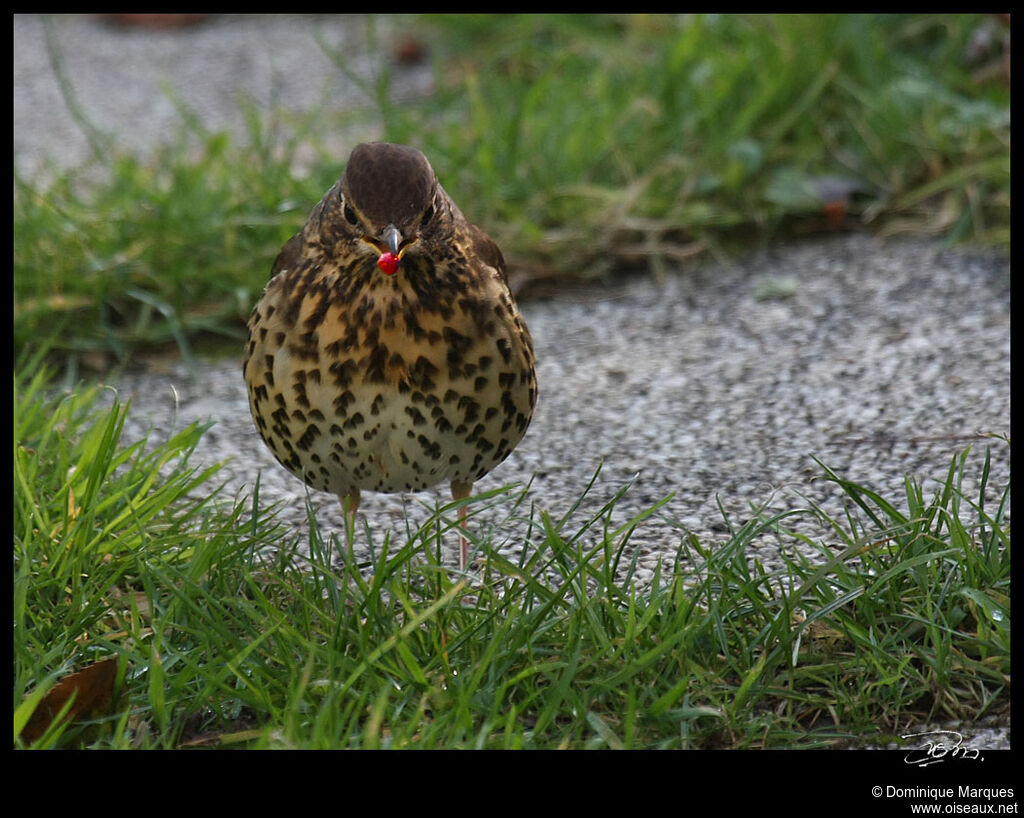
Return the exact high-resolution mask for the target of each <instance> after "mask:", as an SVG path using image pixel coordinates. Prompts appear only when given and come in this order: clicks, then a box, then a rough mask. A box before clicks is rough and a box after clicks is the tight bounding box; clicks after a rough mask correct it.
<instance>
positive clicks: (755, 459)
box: [119, 236, 1010, 576]
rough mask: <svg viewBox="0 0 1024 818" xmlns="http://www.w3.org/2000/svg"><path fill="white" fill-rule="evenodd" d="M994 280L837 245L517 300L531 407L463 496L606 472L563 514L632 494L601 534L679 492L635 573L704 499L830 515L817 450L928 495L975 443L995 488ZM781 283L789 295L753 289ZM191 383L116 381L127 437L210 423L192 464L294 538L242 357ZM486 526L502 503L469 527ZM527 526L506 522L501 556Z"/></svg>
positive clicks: (893, 249) (689, 524)
mask: <svg viewBox="0 0 1024 818" xmlns="http://www.w3.org/2000/svg"><path fill="white" fill-rule="evenodd" d="M1008 281H1009V278H1008V265H1007V262H1006V260H1005V258H1003V257H1001V256H1000V255H999V254H998V253H993V252H985V253H971V252H967V251H960V250H945V251H943V250H940V249H938V248H936V247H935V246H934V245H933V244H930V243H928V242H923V241H906V240H903V241H899V242H891V243H883V242H880V241H878V240H875V239H872V238H869V237H866V236H849V237H840V238H834V239H831V240H822V241H814V242H809V243H807V244H803V245H798V246H789V247H785V248H780V249H777V250H775V251H772V252H770V253H767V254H761V255H757V256H754V257H751V258H748V259H745V260H743V261H742V262H737V263H735V264H734V265H731V266H711V267H708V268H707V269H706V270H704V271H703V272H701V273H700V274H697V275H694V274H678V275H673V276H671V277H669V278H668V279H667V280H666V281H664V282H662V283H658V282H655V281H653V280H651V279H648V278H638V279H633V280H630V281H628V282H625V283H624V284H623V285H622V286H621V287H619V288H618V289H616V290H614V291H602V292H597V293H592V294H590V295H588V296H580V295H578V294H576V295H572V296H566V297H564V298H560V299H552V300H548V301H539V302H527V303H525V304H524V305H523V312H524V315H525V317H526V320H527V322H528V324H529V326H530V329H531V331H532V333H533V337H534V342H535V346H536V352H537V360H538V378H539V381H540V399H539V403H538V407H537V413H536V415H535V417H534V420H533V423H532V425H531V427H530V430H529V431H528V432H527V435H526V438H525V439H524V440H523V442H522V443H521V444H520V445H519V447H518V448H517V449H516V450H515V452H514V453H513V454H512V455H511V456H510V458H509V459H508V460H507V461H506V462H505V463H503V464H502V465H501V466H499V467H498V468H497V469H496V470H495V471H494V472H493V473H492V474H491V475H489V476H488V477H487V478H485V479H484V480H483V481H481V482H480V483H478V484H477V486H478V489H479V490H481V491H483V490H486V489H488V488H493V487H497V486H501V485H505V484H509V483H517V482H518V483H522V484H526V483H528V482H529V481H530V480H531V479H532V481H533V482H532V488H531V491H530V499H531V500H532V501H533V502H535V503H536V504H537V506H538V508H542V509H545V510H548V511H550V512H551V514H552V516H553V517H555V518H556V519H557V518H559V517H561V516H562V515H563V514H565V513H566V512H567V511H568V510H569V509H570V508H571V507H572V505H573V503H575V502H576V500H577V499H578V498H579V497H580V495H581V493H582V492H583V490H584V488H585V487H586V486H587V484H588V482H589V481H590V479H591V478H592V477H593V475H594V474H595V472H596V471H597V469H598V468H599V467H600V468H601V471H600V475H599V477H598V479H597V481H596V483H595V486H594V488H593V489H592V492H591V494H590V496H589V497H588V499H587V501H586V502H584V503H583V504H582V505H581V508H580V511H579V512H578V513H577V515H576V517H574V519H578V520H579V521H580V523H582V522H583V521H584V520H585V519H586V517H587V515H588V514H593V513H596V512H597V511H599V510H600V509H601V507H602V506H603V505H604V504H605V503H607V502H608V501H609V500H610V499H611V498H612V497H614V495H615V494H616V493H617V492H618V491H619V490H620V489H622V488H623V487H624V486H626V485H627V484H628V485H630V488H629V491H628V492H627V493H626V495H625V496H624V497H623V498H622V500H621V502H619V503H618V504H617V506H616V511H615V514H614V516H613V522H614V523H616V524H619V523H622V522H625V521H626V520H628V519H629V518H630V517H631V516H632V515H634V514H638V513H640V512H641V511H643V510H645V509H646V508H648V507H649V506H650V505H651V504H653V503H654V502H656V501H658V500H660V499H662V498H664V497H666V496H668V495H669V494H673V493H674V497H673V499H672V500H671V501H670V502H669V503H668V504H666V506H665V507H664V509H663V512H664V517H665V518H667V519H658V518H654V519H651V520H650V521H648V522H646V523H645V524H644V525H642V526H641V527H640V528H639V529H638V530H637V532H636V533H635V534H634V535H633V539H632V541H631V542H632V543H633V544H634V546H636V547H638V548H640V551H641V555H640V575H641V576H644V575H645V574H646V575H649V572H650V571H653V569H654V567H655V565H656V563H657V562H658V560H659V559H660V558H662V557H664V556H669V557H671V556H672V555H673V554H674V552H675V550H676V548H677V547H678V545H679V542H680V538H681V531H682V530H683V529H684V528H685V529H686V530H690V531H693V532H695V533H697V534H698V535H699V536H701V538H702V540H704V541H706V542H712V543H713V542H716V541H720V540H721V539H722V538H723V531H724V522H723V518H722V513H721V511H720V510H719V507H718V505H719V503H721V504H722V506H723V507H724V508H725V509H726V510H727V511H728V513H729V514H730V517H731V519H732V521H733V523H734V524H737V523H742V522H743V521H745V520H746V519H748V518H749V517H750V506H751V504H756V505H761V504H764V503H769V505H770V508H773V509H777V510H780V511H781V510H785V509H792V508H798V507H802V506H805V505H806V499H807V498H809V499H812V500H814V501H815V502H816V503H818V504H820V505H821V506H823V507H824V508H825V509H826V510H828V511H829V512H830V513H831V514H833V515H837V516H841V515H842V508H843V507H842V505H841V504H840V502H839V493H838V491H837V489H836V487H835V486H834V485H833V484H831V483H828V482H827V481H825V480H823V479H822V472H821V469H820V468H819V467H818V466H817V465H816V464H815V463H814V461H813V460H812V458H811V455H814V456H817V457H818V458H819V459H821V460H822V461H824V462H825V463H826V464H828V465H829V466H830V467H832V468H833V469H835V470H836V471H837V472H839V473H840V474H841V475H843V476H845V477H849V478H851V479H853V480H856V481H858V482H861V483H864V484H867V485H869V486H871V487H873V488H875V489H876V490H878V491H879V492H880V493H881V494H882V495H883V496H885V497H886V498H889V499H895V500H898V499H899V498H900V497H901V496H902V493H903V479H904V475H905V474H910V475H913V476H914V477H915V478H916V479H917V480H919V481H921V482H923V483H924V485H925V488H926V495H927V496H929V497H930V496H931V495H932V493H933V492H934V490H935V489H936V487H937V484H936V483H935V482H934V481H935V480H941V479H942V478H944V477H945V475H946V472H947V470H948V468H949V465H950V461H951V458H952V457H953V455H954V454H955V453H956V452H958V451H960V450H962V449H963V448H965V447H967V446H969V445H970V446H971V447H972V448H971V455H970V458H969V461H968V463H969V468H968V470H967V471H968V474H967V476H966V478H965V480H964V490H965V492H966V493H967V495H968V496H976V491H977V481H978V478H979V477H980V474H981V463H982V461H983V457H984V452H985V447H986V446H989V447H991V451H992V470H991V476H990V478H989V489H990V491H989V499H990V500H994V499H995V497H996V494H997V492H999V491H1001V490H1002V489H1003V488H1005V486H1006V485H1007V484H1008V481H1009V445H1008V444H1007V443H1005V442H1004V441H1002V440H979V439H977V438H976V435H977V434H978V433H997V434H1009V394H1010V389H1009V293H1008V287H1009V284H1008ZM780 283H782V284H785V285H786V286H785V287H784V288H783V289H785V291H786V292H788V293H790V294H789V295H786V296H784V297H781V298H769V299H764V298H759V297H757V295H758V294H759V293H761V292H763V291H764V290H765V289H770V286H769V285H772V284H774V285H779V284H780ZM195 377H196V380H195V381H192V380H190V378H189V374H188V372H187V370H186V368H185V367H184V366H183V365H180V364H179V365H175V366H173V367H172V368H171V370H170V371H168V372H165V373H154V372H150V373H141V374H136V375H133V376H129V377H126V378H124V379H122V380H121V381H120V383H119V386H120V388H121V391H122V392H123V393H125V395H126V396H128V395H130V396H132V397H133V399H134V401H135V405H134V411H133V415H132V419H133V424H134V428H135V429H136V430H137V432H136V433H138V431H141V428H142V427H143V426H146V425H149V424H153V425H154V426H155V427H156V434H157V436H162V434H164V433H166V432H169V431H170V430H171V428H172V427H173V426H174V425H177V426H180V425H181V424H183V423H186V422H189V421H192V420H202V419H212V420H215V421H216V425H215V426H214V427H213V428H212V429H211V430H210V431H209V432H208V433H207V435H206V436H205V438H204V441H203V444H202V447H201V450H200V453H201V456H202V457H203V458H204V459H209V460H210V461H213V460H219V459H221V458H228V457H231V458H233V459H232V460H231V462H230V463H229V465H228V466H227V467H226V468H225V471H224V473H223V474H224V476H225V477H226V478H227V479H228V480H229V483H230V485H231V487H232V488H237V487H242V486H251V485H252V484H253V482H254V480H255V477H256V474H257V472H259V471H261V470H262V484H261V492H262V497H263V498H264V499H265V500H266V501H267V502H272V501H277V500H280V501H283V503H284V505H285V508H284V512H283V513H284V515H285V517H286V519H288V520H289V521H290V522H291V523H292V524H293V525H294V526H295V527H296V528H297V529H302V528H303V527H304V526H305V511H304V502H303V501H304V496H305V493H304V490H303V487H302V484H301V483H300V482H299V481H297V480H296V479H295V478H293V477H291V476H290V475H289V474H288V473H286V472H285V471H284V469H282V468H281V467H280V466H278V465H277V464H276V462H275V461H274V460H273V458H272V457H271V455H270V453H269V451H267V450H266V449H265V447H264V446H263V445H262V443H261V442H260V440H259V438H258V436H257V435H256V432H255V429H254V427H253V425H252V421H251V419H250V417H249V413H248V407H247V404H246V396H245V389H244V385H243V383H242V380H241V374H240V366H239V363H238V361H237V360H229V361H222V362H214V363H204V364H202V365H201V366H199V367H198V368H197V371H196V372H195ZM437 499H440V500H441V501H442V502H445V501H447V495H446V493H445V492H443V491H438V492H436V493H430V492H427V493H423V494H419V495H415V496H414V497H402V496H396V495H373V494H367V495H366V496H365V497H364V502H363V506H362V510H363V512H364V513H365V515H366V518H367V520H368V521H369V522H370V524H371V526H372V527H373V529H374V530H375V531H377V532H383V530H385V529H387V528H389V527H390V528H391V529H392V530H395V531H403V530H404V528H405V524H406V520H407V519H408V520H410V521H411V522H412V523H413V524H419V523H422V522H423V521H425V520H426V519H427V518H428V517H429V513H430V509H431V507H432V506H433V504H434V502H435V500H437ZM312 500H313V502H314V504H315V505H316V506H317V507H318V508H320V509H322V511H321V512H320V517H319V519H321V520H322V521H326V522H327V523H328V525H334V526H340V524H341V513H340V507H339V505H338V502H337V500H336V499H335V498H333V497H332V496H330V495H325V494H321V493H318V492H317V493H314V494H313V495H312ZM417 500H422V501H425V502H417ZM501 519H502V513H501V512H500V510H496V511H494V512H492V513H489V514H487V515H485V517H484V519H483V520H482V521H481V522H480V524H484V522H495V523H497V522H498V521H500V520H501ZM670 521H674V522H670ZM523 525H524V524H522V523H518V524H516V523H513V524H505V523H503V524H502V535H503V536H508V537H509V538H510V539H511V540H512V542H513V543H514V545H511V546H510V548H511V549H512V550H513V551H514V550H515V548H517V547H519V543H521V542H522V538H523V536H525V529H523V527H522V526H523ZM577 528H578V526H573V525H572V524H570V525H569V526H568V529H567V530H569V531H570V532H573V531H575V530H577ZM805 530H807V532H808V533H815V532H814V529H809V528H808V529H805ZM593 536H597V535H596V533H595V534H594V535H593ZM756 556H757V557H758V558H759V559H761V560H762V561H763V562H765V563H766V564H767V565H779V560H778V544H777V543H776V542H775V541H774V540H772V539H771V538H767V537H766V538H763V542H759V544H758V548H757V551H756Z"/></svg>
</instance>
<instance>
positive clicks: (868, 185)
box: [14, 15, 1010, 377]
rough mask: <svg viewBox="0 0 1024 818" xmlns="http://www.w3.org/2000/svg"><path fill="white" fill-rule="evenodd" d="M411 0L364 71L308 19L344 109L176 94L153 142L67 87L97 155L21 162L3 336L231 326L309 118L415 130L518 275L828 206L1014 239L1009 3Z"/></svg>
mask: <svg viewBox="0 0 1024 818" xmlns="http://www.w3.org/2000/svg"><path fill="white" fill-rule="evenodd" d="M411 23H412V24H411V25H408V26H406V27H405V28H406V30H407V31H408V32H410V33H414V36H413V37H412V38H408V37H407V38H405V39H403V40H401V41H400V42H398V43H393V42H392V41H390V40H388V39H386V38H384V36H383V35H378V34H377V31H378V30H379V28H380V27H379V26H376V25H373V24H372V20H371V25H370V26H369V27H368V29H367V30H368V38H369V39H370V40H371V42H368V50H369V51H370V53H381V54H386V55H388V59H387V60H383V61H381V62H380V64H379V66H378V70H377V71H376V73H375V75H374V77H373V78H372V79H371V80H369V81H368V80H366V79H361V78H360V76H359V75H357V73H356V72H354V71H353V70H352V65H351V61H350V59H348V58H346V55H345V53H344V52H342V51H341V50H340V49H339V48H337V47H336V46H334V45H333V44H331V43H329V42H327V41H326V40H324V39H321V41H320V47H321V48H322V49H323V51H324V52H325V53H326V54H327V55H328V56H329V57H330V58H331V59H332V61H333V62H334V64H335V65H336V66H337V69H338V70H339V71H340V72H343V73H345V74H346V76H348V77H349V78H350V79H351V80H352V81H353V82H355V83H357V84H361V85H362V86H363V88H364V90H365V91H366V93H367V95H368V98H369V99H371V100H373V102H371V103H370V104H368V105H367V106H365V107H363V108H360V109H357V110H347V111H328V110H324V109H320V110H316V111H310V112H307V113H305V114H300V115H295V114H285V113H283V112H275V113H272V114H271V117H270V118H269V119H268V118H267V117H265V116H263V115H262V114H261V113H260V112H259V111H258V109H257V108H256V106H255V105H253V104H251V102H250V101H247V100H245V99H239V103H238V104H239V105H240V106H242V108H243V112H244V113H245V116H246V122H247V131H248V134H247V136H248V138H247V139H242V140H240V139H238V138H233V137H231V136H229V135H228V134H227V133H224V132H220V133H212V132H209V131H207V130H206V129H205V128H204V127H203V125H202V124H201V123H200V122H199V120H198V118H197V117H195V116H194V115H192V113H191V112H190V111H188V110H187V108H185V107H184V106H183V105H181V103H180V102H178V101H176V103H177V104H179V107H180V109H181V129H180V133H179V134H178V135H177V139H175V140H173V141H172V142H171V143H170V144H169V145H167V146H164V147H162V148H160V149H159V150H157V151H156V152H155V153H154V154H153V155H151V156H146V157H138V156H134V155H131V154H128V153H124V152H122V151H119V150H118V147H117V144H116V140H110V139H107V138H106V137H105V136H104V135H102V134H99V133H98V132H96V131H95V129H94V128H93V127H92V125H91V123H90V121H89V112H88V111H79V112H78V113H77V115H78V116H79V119H80V122H81V124H82V127H83V129H84V130H86V131H87V132H89V133H90V136H91V138H92V139H93V141H94V147H95V149H96V150H95V154H96V158H95V159H94V160H93V162H92V163H90V165H88V166H85V167H80V168H74V169H72V170H70V171H62V172H60V173H57V174H54V175H52V176H51V177H50V178H48V179H47V180H46V181H45V182H42V181H40V180H39V179H36V178H33V179H27V178H23V177H22V176H20V175H19V174H18V173H17V172H16V173H15V185H14V237H15V252H14V296H15V298H14V301H15V308H14V339H15V350H16V355H18V354H24V355H28V354H34V353H36V352H38V351H39V350H40V349H42V348H44V347H46V348H49V349H50V351H51V353H52V356H53V357H56V358H57V359H58V360H59V361H60V363H61V364H62V365H63V366H65V367H66V368H67V371H68V374H69V376H71V377H77V374H78V373H79V372H80V370H81V366H82V365H83V364H84V365H85V366H86V368H88V369H105V368H107V367H109V366H111V365H113V364H124V363H127V362H130V361H132V360H133V356H135V354H136V353H138V352H139V351H146V350H152V349H154V348H156V349H160V348H165V347H166V346H167V345H168V344H173V345H174V346H176V347H177V349H179V350H180V351H181V352H183V353H184V354H186V355H188V353H189V350H190V349H192V348H193V347H194V345H195V344H196V343H199V342H200V340H201V339H202V340H205V339H222V340H225V341H228V342H229V343H230V344H231V345H232V347H233V346H234V345H235V344H236V342H237V341H238V340H239V339H240V338H241V331H242V327H243V325H244V321H245V319H246V317H247V315H248V312H249V309H250V308H251V305H252V304H253V303H254V302H255V300H256V298H257V297H258V294H259V292H260V291H261V290H262V288H263V286H264V284H265V283H266V279H267V276H268V272H269V269H270V265H271V263H272V262H273V259H274V257H275V255H276V253H277V251H278V250H279V249H280V247H281V245H282V244H283V243H284V242H285V241H286V240H287V238H288V237H289V236H290V235H291V234H292V233H294V232H295V231H296V230H297V229H299V227H300V226H301V225H302V223H303V221H304V219H305V217H306V215H307V214H308V212H309V210H310V209H311V208H312V206H313V205H314V204H315V203H316V201H317V200H318V199H319V197H320V196H321V195H322V193H323V191H324V190H325V189H327V187H329V186H330V184H331V183H332V182H333V181H334V180H335V179H336V178H337V176H338V175H339V173H340V171H341V168H342V166H343V163H344V160H345V156H343V155H338V153H337V151H336V150H333V149H330V148H328V147H326V146H325V144H324V137H325V135H327V134H337V133H373V134H375V136H376V138H382V139H387V140H390V141H396V142H405V143H410V144H414V145H416V146H418V147H420V148H422V149H423V150H424V151H425V152H426V153H427V155H428V156H429V157H430V158H431V160H432V162H433V163H434V166H435V168H436V170H437V172H438V175H439V177H440V178H441V180H442V182H443V184H444V185H445V187H446V188H447V189H448V190H449V192H450V193H452V195H453V197H454V198H455V199H456V201H458V202H459V203H460V206H461V207H462V209H463V210H464V211H465V212H466V213H468V214H469V215H470V217H471V218H472V220H474V221H475V222H477V223H478V224H480V225H481V226H483V227H484V228H485V229H486V230H487V231H488V232H489V233H491V234H492V235H493V236H494V237H495V238H496V239H497V241H498V242H499V244H501V246H502V248H503V249H504V250H505V253H506V257H507V258H508V260H509V262H510V269H511V275H512V278H513V282H514V284H515V286H516V287H517V289H519V290H520V291H523V290H526V291H529V290H530V288H531V287H538V286H541V285H543V286H544V287H546V288H550V287H552V286H559V285H560V284H561V283H562V282H564V281H566V280H568V279H578V278H587V279H598V278H601V277H603V276H606V275H608V274H610V273H618V272H629V271H634V270H640V271H642V270H652V271H654V272H655V273H659V274H663V273H664V272H665V271H666V270H668V269H670V268H672V267H673V266H674V265H676V266H677V265H678V263H679V262H688V261H689V260H691V259H700V258H702V257H705V256H707V255H708V254H724V253H735V252H742V251H744V250H749V249H755V248H758V247H761V246H763V245H764V244H765V243H766V242H768V241H772V240H777V239H781V238H792V237H796V236H803V235H809V234H815V233H818V232H821V231H835V230H849V229H863V228H866V229H871V230H873V231H878V232H881V233H884V234H891V233H896V232H904V231H909V232H914V233H926V234H930V235H937V236H940V237H942V238H944V239H946V240H949V241H971V242H978V243H983V244H1001V245H1005V246H1008V244H1009V208H1010V170H1009V167H1010V158H1009V141H1010V110H1009V99H1010V90H1009V18H1008V15H1005V16H1000V15H440V16H426V17H421V18H415V19H414V20H412V21H411ZM378 36H379V37H380V40H379V41H374V38H377V37H378ZM418 58H424V59H429V60H431V61H432V63H433V70H434V73H435V76H436V91H435V93H433V94H432V95H430V96H429V97H427V98H422V99H415V100H412V101H405V102H403V103H402V104H393V102H392V88H391V79H392V68H393V67H394V65H395V64H396V63H397V62H398V61H401V60H408V59H418ZM55 67H56V66H55ZM285 120H286V121H285ZM354 141H358V140H354ZM310 144H311V145H312V146H313V154H312V155H313V159H312V160H310V159H309V157H308V147H309V145H310ZM346 151H347V147H346ZM300 152H301V153H302V156H303V159H302V164H303V172H302V173H296V172H295V169H296V166H297V164H299V159H298V157H299V154H300ZM97 166H100V168H101V169H102V170H103V173H101V174H99V175H97V174H96V169H97Z"/></svg>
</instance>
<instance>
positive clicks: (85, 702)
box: [21, 657, 117, 742]
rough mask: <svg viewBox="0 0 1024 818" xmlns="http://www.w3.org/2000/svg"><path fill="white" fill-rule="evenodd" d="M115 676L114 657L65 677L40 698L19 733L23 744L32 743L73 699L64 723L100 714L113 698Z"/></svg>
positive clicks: (115, 663) (115, 665)
mask: <svg viewBox="0 0 1024 818" xmlns="http://www.w3.org/2000/svg"><path fill="white" fill-rule="evenodd" d="M116 677H117V657H112V658H110V659H104V660H103V661H102V662H96V663H95V664H92V665H89V666H88V667H85V668H82V670H80V671H78V672H77V673H72V674H71V675H70V676H65V677H64V678H63V679H61V680H60V681H59V682H57V684H55V685H54V686H53V688H52V689H51V690H50V692H49V693H47V694H46V695H45V696H43V699H42V701H40V702H39V706H38V707H36V709H35V711H34V712H33V713H32V716H31V717H30V718H29V720H28V724H26V725H25V729H24V730H22V731H21V735H22V737H23V738H24V739H25V741H28V742H32V741H35V740H36V739H37V738H39V737H40V736H41V735H42V734H43V733H45V732H46V730H47V729H48V728H49V726H50V725H51V724H52V723H53V720H54V719H55V718H56V717H57V714H58V713H60V711H61V709H62V708H63V707H64V705H65V704H67V702H68V700H69V699H71V697H72V696H74V701H72V702H71V707H70V709H69V710H68V712H67V718H68V720H71V721H73V720H75V719H78V718H82V717H85V716H88V715H90V714H92V713H96V712H102V711H104V710H106V709H107V708H109V707H110V703H111V701H112V700H113V697H114V680H115V678H116Z"/></svg>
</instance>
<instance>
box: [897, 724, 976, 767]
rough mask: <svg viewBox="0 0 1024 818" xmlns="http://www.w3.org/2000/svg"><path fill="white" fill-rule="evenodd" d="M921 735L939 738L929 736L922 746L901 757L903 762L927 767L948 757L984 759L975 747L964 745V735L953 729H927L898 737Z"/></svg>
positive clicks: (908, 737)
mask: <svg viewBox="0 0 1024 818" xmlns="http://www.w3.org/2000/svg"><path fill="white" fill-rule="evenodd" d="M922 736H936V737H941V738H930V739H928V740H926V741H925V743H924V744H925V746H924V747H919V748H916V749H914V750H911V751H910V752H909V753H907V755H906V757H905V758H904V759H903V763H904V764H910V765H912V766H914V767H928V766H930V765H932V764H938V763H939V762H941V761H945V760H946V759H949V758H959V759H963V760H967V761H970V760H974V761H984V760H985V759H984V758H983V757H982V755H981V753H980V752H979V751H978V750H977V749H976V748H974V747H964V746H963V745H964V737H963V736H962V735H961V734H960V733H958V732H956V731H955V730H929V731H927V732H924V733H907V734H906V735H902V736H900V738H902V739H910V738H921V737H922Z"/></svg>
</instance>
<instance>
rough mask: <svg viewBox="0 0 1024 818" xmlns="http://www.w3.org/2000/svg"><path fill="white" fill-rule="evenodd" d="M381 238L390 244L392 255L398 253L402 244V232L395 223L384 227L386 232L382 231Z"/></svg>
mask: <svg viewBox="0 0 1024 818" xmlns="http://www.w3.org/2000/svg"><path fill="white" fill-rule="evenodd" d="M381 238H382V239H384V243H385V244H386V245H387V246H388V250H390V251H391V255H393V256H397V255H398V248H399V247H401V246H402V234H401V233H400V232H399V231H398V228H397V227H395V226H394V225H393V224H389V225H388V226H387V227H385V228H384V232H383V233H381Z"/></svg>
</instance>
